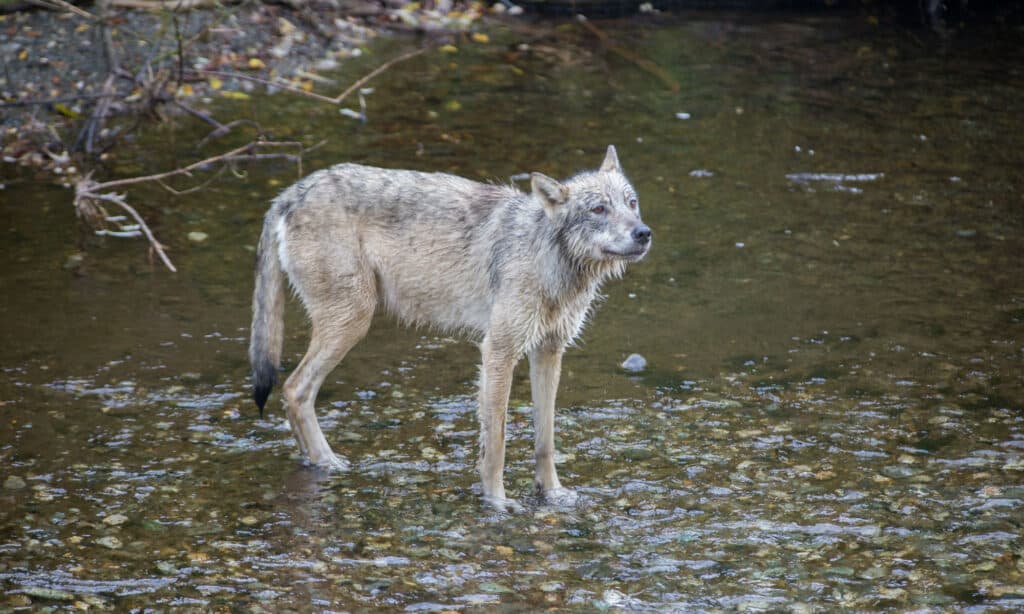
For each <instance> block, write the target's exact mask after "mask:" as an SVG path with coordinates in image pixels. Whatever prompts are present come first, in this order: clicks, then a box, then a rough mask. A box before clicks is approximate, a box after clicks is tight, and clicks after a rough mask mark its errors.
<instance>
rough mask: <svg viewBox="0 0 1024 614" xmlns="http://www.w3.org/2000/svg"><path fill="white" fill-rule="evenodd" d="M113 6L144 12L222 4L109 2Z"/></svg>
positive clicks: (204, 0)
mask: <svg viewBox="0 0 1024 614" xmlns="http://www.w3.org/2000/svg"><path fill="white" fill-rule="evenodd" d="M109 2H110V5H111V6H116V7H120V8H126V9H141V10H144V11H189V10H192V9H198V8H209V7H212V6H217V5H218V4H220V1H219V0H109Z"/></svg>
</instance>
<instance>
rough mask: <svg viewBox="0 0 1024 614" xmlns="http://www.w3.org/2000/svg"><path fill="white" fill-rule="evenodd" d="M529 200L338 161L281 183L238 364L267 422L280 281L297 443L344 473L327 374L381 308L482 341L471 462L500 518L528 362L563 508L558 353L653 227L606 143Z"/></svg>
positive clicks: (545, 458)
mask: <svg viewBox="0 0 1024 614" xmlns="http://www.w3.org/2000/svg"><path fill="white" fill-rule="evenodd" d="M530 184H531V191H530V192H529V193H525V192H522V191H520V190H518V189H516V188H514V187H511V186H504V185H493V184H483V183H477V182H475V181H470V180H468V179H463V178H461V177H456V176H453V175H447V174H442V173H421V172H415V171H405V170H386V169H380V168H372V167H367V166H360V165H357V164H339V165H337V166H334V167H332V168H328V169H325V170H321V171H318V172H315V173H313V174H311V175H309V176H308V177H306V178H304V179H302V180H300V181H299V182H297V183H295V184H294V185H292V186H290V187H288V188H287V189H285V190H284V191H283V192H282V193H281V194H280V195H279V196H278V197H277V198H276V199H274V201H273V204H272V205H271V207H270V210H269V211H268V212H267V215H266V218H265V221H264V224H263V233H262V235H261V236H260V241H259V248H258V251H257V263H256V289H255V291H254V293H253V320H252V337H251V342H250V346H249V358H250V361H251V363H252V375H253V383H254V391H253V398H254V399H255V401H256V404H257V405H258V406H259V408H260V412H261V414H262V411H263V406H264V404H265V403H266V401H267V396H268V395H269V394H270V390H271V388H272V387H273V385H274V380H275V376H276V373H277V371H278V370H279V368H280V364H281V346H282V338H283V313H284V304H285V285H286V280H287V282H290V283H291V286H292V288H293V289H294V291H295V294H297V295H298V297H299V299H300V300H301V301H302V304H303V305H304V306H305V308H306V311H307V312H308V314H309V318H310V321H311V325H312V334H311V339H310V342H309V349H308V350H307V351H306V355H305V356H304V357H303V359H302V361H301V362H300V363H299V365H298V367H296V368H295V370H294V371H293V372H292V374H291V375H290V376H289V377H288V379H287V381H285V383H284V389H283V395H284V403H285V407H286V410H287V415H288V420H289V421H290V423H291V429H292V433H293V434H294V435H295V438H296V439H297V440H298V445H299V449H300V450H301V452H302V454H303V455H304V456H305V457H306V458H307V459H308V461H309V462H310V463H312V464H314V465H318V466H322V467H326V468H335V469H342V470H344V469H346V468H347V467H348V462H347V461H346V460H345V459H344V458H343V457H341V456H339V455H336V454H335V453H334V452H332V450H331V448H330V446H329V445H328V444H327V440H326V439H325V438H324V435H323V432H322V431H321V430H320V425H319V424H318V423H317V419H316V413H315V410H314V406H313V405H314V401H315V400H316V395H317V391H318V390H319V389H320V386H321V385H322V384H323V382H324V379H325V378H326V377H327V375H328V374H329V373H330V372H331V371H332V370H333V369H334V368H335V366H337V365H338V363H339V362H340V361H341V360H342V358H344V357H345V354H346V353H348V351H349V350H350V349H352V347H353V346H354V345H355V344H356V343H357V342H359V340H360V339H362V338H363V336H364V335H365V334H366V332H367V330H368V329H369V327H370V320H371V319H372V317H373V314H374V312H375V311H376V310H377V309H378V307H379V308H381V309H383V310H384V311H386V312H388V313H391V314H393V315H394V316H397V318H398V319H399V320H401V321H403V322H406V323H409V324H412V325H425V326H432V327H437V328H439V329H442V330H446V331H460V332H464V333H468V334H469V335H470V336H471V337H472V338H474V339H476V340H478V341H479V346H480V353H481V357H482V361H481V367H480V387H479V409H478V417H479V421H480V454H479V459H478V465H477V466H478V469H479V471H480V479H481V482H482V486H483V495H484V498H485V501H487V502H489V503H490V504H491V505H493V506H495V507H497V508H499V509H506V508H507V507H509V506H517V504H515V503H514V502H513V501H511V500H509V499H507V498H506V497H505V487H504V484H503V481H502V473H503V471H504V464H505V419H506V410H507V407H508V398H509V391H510V388H511V385H512V371H513V369H514V368H515V366H516V363H517V362H518V361H519V359H520V358H521V357H523V356H524V355H525V356H528V357H529V361H530V383H531V387H532V393H533V404H534V410H533V419H534V429H535V447H534V455H535V459H536V473H535V484H536V487H537V491H538V493H539V494H540V495H541V496H543V497H544V498H545V499H546V500H547V501H549V502H552V503H555V504H558V505H569V504H572V503H573V502H574V501H575V500H576V494H575V493H574V492H573V491H571V490H569V489H567V488H564V487H563V486H562V484H561V483H560V482H559V480H558V475H557V474H556V472H555V463H554V456H553V454H554V451H555V448H554V411H555V393H556V390H557V388H558V379H559V374H560V372H561V364H562V353H563V352H564V350H565V348H566V346H567V345H569V344H570V343H571V342H572V341H573V340H574V339H575V338H576V337H577V336H578V335H579V333H580V331H581V329H582V328H583V325H584V322H585V321H586V319H587V316H588V314H589V313H590V311H591V305H592V303H593V302H594V298H595V297H596V296H597V294H598V290H599V288H600V286H601V284H602V283H603V282H604V281H606V280H608V279H609V278H614V277H619V276H621V275H622V274H623V272H624V271H625V268H626V264H627V263H629V262H635V261H638V260H640V259H641V258H643V257H644V256H645V255H647V253H648V251H649V250H650V247H651V229H650V228H649V227H647V226H646V225H645V224H644V223H643V222H642V221H641V219H640V207H639V203H638V200H637V194H636V190H634V189H633V186H632V185H631V184H630V183H629V181H628V180H627V179H626V176H625V175H624V174H623V172H622V168H621V166H620V165H619V159H618V156H617V154H616V152H615V148H614V147H613V146H609V147H608V151H607V153H606V155H605V158H604V162H603V163H602V164H601V166H600V168H599V169H598V170H597V171H590V172H583V173H580V174H578V175H576V176H574V177H571V178H569V179H566V180H564V181H557V180H555V179H552V178H551V177H548V176H546V175H542V174H540V173H532V174H531V181H530Z"/></svg>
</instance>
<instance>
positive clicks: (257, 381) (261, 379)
mask: <svg viewBox="0 0 1024 614" xmlns="http://www.w3.org/2000/svg"><path fill="white" fill-rule="evenodd" d="M276 379H277V369H275V368H274V366H273V365H270V364H265V365H261V366H259V367H257V368H255V369H253V370H252V400H253V401H256V407H258V408H259V410H260V418H262V417H263V407H264V406H265V405H266V404H267V397H269V396H270V391H271V389H273V387H274V380H276Z"/></svg>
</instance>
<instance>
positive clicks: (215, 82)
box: [210, 77, 224, 90]
mask: <svg viewBox="0 0 1024 614" xmlns="http://www.w3.org/2000/svg"><path fill="white" fill-rule="evenodd" d="M223 85H224V82H223V81H221V80H220V79H218V78H217V77H210V89H214V90H219V89H220V88H221V86H223Z"/></svg>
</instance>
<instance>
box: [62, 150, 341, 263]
mask: <svg viewBox="0 0 1024 614" xmlns="http://www.w3.org/2000/svg"><path fill="white" fill-rule="evenodd" d="M325 142H326V141H321V142H319V143H317V144H316V145H314V146H313V147H310V148H306V147H303V145H302V143H299V142H297V141H253V142H251V143H247V144H245V145H242V146H241V147H236V148H235V149H232V150H231V151H228V152H225V153H222V154H219V155H216V156H211V157H209V158H206V159H204V160H200V161H198V162H194V163H192V164H189V165H188V166H184V167H181V168H176V169H174V170H171V171H167V172H164V173H155V174H153V175H146V176H143V177H128V178H126V179H116V180H114V181H106V182H103V183H97V182H95V181H93V180H92V176H91V174H90V175H87V176H86V177H84V178H82V179H79V180H78V182H77V183H76V184H75V210H76V211H78V212H79V214H80V215H81V216H83V217H85V218H88V219H89V220H90V221H91V222H92V223H94V224H97V223H98V221H99V220H106V221H109V218H110V216H109V215H107V213H106V211H105V210H104V209H103V205H102V204H101V203H113V204H115V205H117V206H119V207H121V208H122V209H124V210H125V211H126V212H128V214H129V215H130V216H131V217H132V219H134V220H135V221H136V222H137V223H138V225H139V230H141V231H142V233H143V234H144V235H145V236H146V239H148V240H149V244H150V246H151V247H152V249H153V251H155V252H156V253H157V255H158V256H160V259H161V260H162V261H163V263H164V265H165V266H166V267H167V268H168V269H170V270H171V271H172V272H177V269H176V268H174V264H173V263H171V259H170V258H168V257H167V253H166V252H165V251H164V246H163V245H162V244H161V243H160V242H159V241H157V240H156V237H154V236H153V233H152V231H150V229H149V226H147V225H146V221H145V220H143V219H142V216H140V215H139V213H138V211H136V210H135V209H134V208H133V207H132V206H131V205H129V204H128V203H127V202H126V201H125V195H124V194H116V193H114V192H108V191H107V190H111V189H112V188H117V187H121V186H126V185H133V184H136V183H143V182H149V181H151V182H154V183H157V184H158V185H160V186H161V187H163V188H164V189H166V190H168V191H170V192H171V193H173V194H187V193H189V192H194V191H196V190H198V189H201V188H203V187H206V185H208V184H209V183H210V181H212V179H211V180H209V181H207V182H204V183H203V184H200V185H199V186H196V187H194V188H190V189H188V190H175V189H174V188H172V187H171V186H169V185H167V183H166V182H165V181H164V180H165V179H169V178H171V177H177V176H179V175H191V173H192V171H194V170H198V169H200V168H203V167H206V166H209V165H212V164H217V163H223V164H224V166H223V167H222V168H221V169H220V170H219V171H218V174H217V175H215V176H214V177H213V179H216V178H217V177H219V176H220V175H221V174H223V172H224V170H225V169H227V168H228V167H229V165H230V164H231V163H233V162H237V161H239V160H264V159H268V158H286V159H288V160H291V161H295V162H297V163H298V165H299V169H300V170H299V172H300V174H301V172H302V171H301V169H302V156H303V154H305V153H306V152H308V151H310V150H312V149H315V148H317V147H320V146H322V145H323V144H324V143H325ZM263 147H297V148H298V149H299V153H298V154H273V153H271V154H258V153H253V152H254V151H255V150H257V149H259V148H263ZM115 232H116V231H115ZM106 234H110V233H106ZM113 236H120V235H117V234H115V235H113Z"/></svg>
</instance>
